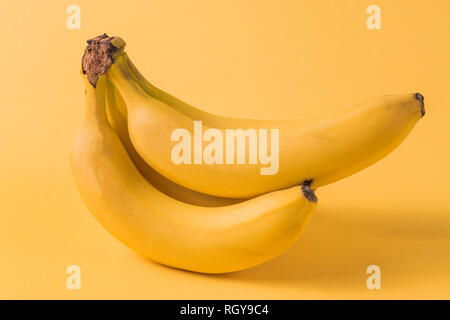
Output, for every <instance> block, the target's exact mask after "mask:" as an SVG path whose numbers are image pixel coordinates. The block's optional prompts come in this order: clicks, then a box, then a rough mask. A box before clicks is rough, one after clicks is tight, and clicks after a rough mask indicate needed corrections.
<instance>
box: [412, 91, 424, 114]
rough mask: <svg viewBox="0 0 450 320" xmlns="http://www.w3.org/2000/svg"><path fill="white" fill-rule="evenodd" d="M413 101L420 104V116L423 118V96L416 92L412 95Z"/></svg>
mask: <svg viewBox="0 0 450 320" xmlns="http://www.w3.org/2000/svg"><path fill="white" fill-rule="evenodd" d="M414 99H416V100H417V101H419V103H420V114H421V115H422V117H423V116H424V115H425V103H424V100H425V98H424V97H423V95H421V94H420V93H418V92H417V93H415V94H414Z"/></svg>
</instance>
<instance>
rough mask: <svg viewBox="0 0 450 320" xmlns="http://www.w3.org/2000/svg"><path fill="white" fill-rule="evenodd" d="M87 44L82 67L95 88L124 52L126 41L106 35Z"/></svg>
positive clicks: (90, 40)
mask: <svg viewBox="0 0 450 320" xmlns="http://www.w3.org/2000/svg"><path fill="white" fill-rule="evenodd" d="M86 42H87V46H86V49H85V50H84V54H83V58H82V59H81V67H82V70H83V73H84V74H85V75H86V76H87V79H88V81H89V83H90V84H92V86H93V87H94V88H95V86H96V84H97V80H98V77H99V76H101V75H102V74H104V73H105V72H107V71H108V69H109V67H110V66H111V65H112V64H113V63H114V58H115V57H116V56H117V55H119V54H120V53H122V52H123V49H124V48H125V41H123V39H121V38H119V37H109V36H108V35H107V34H106V33H104V34H102V35H100V36H97V37H95V38H92V39H89V40H87V41H86Z"/></svg>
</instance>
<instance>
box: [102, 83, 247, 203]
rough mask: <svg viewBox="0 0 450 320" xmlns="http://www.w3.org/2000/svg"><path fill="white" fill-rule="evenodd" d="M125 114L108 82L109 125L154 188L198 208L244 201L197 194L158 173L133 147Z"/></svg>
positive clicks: (123, 106)
mask: <svg viewBox="0 0 450 320" xmlns="http://www.w3.org/2000/svg"><path fill="white" fill-rule="evenodd" d="M125 112H126V106H125V102H124V101H123V99H122V97H121V96H120V93H119V92H118V91H117V90H116V88H114V86H113V85H112V84H111V83H110V81H106V113H107V115H108V120H109V123H110V124H111V127H113V129H114V130H115V131H116V133H117V135H118V136H119V138H120V141H121V142H122V145H123V146H124V148H125V150H126V151H127V152H128V155H129V156H130V158H131V160H132V161H133V163H134V165H135V166H136V168H137V169H138V170H139V172H140V173H141V174H142V176H143V177H144V178H145V179H146V180H147V181H148V182H150V183H151V184H152V185H153V187H155V188H156V189H158V190H159V191H161V192H162V193H164V194H166V195H168V196H169V197H171V198H174V199H176V200H179V201H183V202H186V203H190V204H194V205H198V206H206V207H220V206H226V205H230V204H234V203H238V202H241V201H243V200H241V199H235V198H223V197H215V196H210V195H207V194H204V193H200V192H196V191H194V190H191V189H187V188H185V187H183V186H180V185H178V184H176V183H175V182H173V181H171V180H169V179H167V178H165V177H164V176H162V175H160V174H159V173H158V172H156V170H155V169H153V168H152V167H150V166H149V165H148V164H147V163H146V162H145V160H144V159H142V157H141V156H140V155H139V154H138V152H137V151H136V149H135V148H134V147H133V144H132V143H131V140H130V135H129V134H128V125H127V119H126V117H125V116H124V115H123V114H124V113H125Z"/></svg>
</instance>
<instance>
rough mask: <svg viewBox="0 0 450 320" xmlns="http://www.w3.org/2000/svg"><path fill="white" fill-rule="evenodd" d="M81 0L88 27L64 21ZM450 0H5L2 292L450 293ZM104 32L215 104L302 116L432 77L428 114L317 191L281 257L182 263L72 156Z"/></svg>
mask: <svg viewBox="0 0 450 320" xmlns="http://www.w3.org/2000/svg"><path fill="white" fill-rule="evenodd" d="M70 4H78V5H79V6H80V7H81V18H82V22H81V29H80V30H68V29H67V28H66V19H67V16H68V15H67V14H66V8H67V6H68V5H70ZM370 4H377V5H379V6H380V8H381V14H382V29H381V30H379V31H370V30H368V29H367V27H366V19H367V14H366V13H365V11H366V8H367V6H368V5H370ZM449 12H450V3H449V2H448V1H446V0H439V1H438V0H434V1H424V0H421V1H410V0H408V1H407V0H396V1H389V0H377V1H376V3H374V2H373V1H363V0H361V1H354V0H346V1H343V0H342V1H325V0H321V1H314V2H313V1H306V0H304V1H264V2H263V1H221V2H219V1H206V0H204V1H137V0H136V1H132V0H129V1H125V2H124V1H74V2H72V1H56V0H54V1H11V0H8V1H2V2H1V4H0V26H1V30H2V49H1V53H0V61H1V70H2V74H3V77H2V80H1V88H2V91H1V92H2V107H1V108H0V119H1V120H0V121H1V124H0V134H1V136H2V137H3V139H2V152H1V158H0V195H1V201H2V206H1V208H2V210H1V211H2V213H1V214H2V221H1V223H0V252H1V258H0V298H159V299H165V298H175V299H178V298H187V299H189V298H237V299H239V298H248V299H251V298H273V299H299V298H369V299H371V298H375V299H379V298H450V200H449V198H450V188H449V186H448V181H449V180H450V169H449V163H450V151H449V150H450V148H449V144H450V143H449V141H450V140H449V139H450V129H449V123H450V93H449V92H448V91H449V89H450V86H449V78H450V58H449V57H450V42H449V41H448V39H449V36H450V19H448V14H449ZM103 32H107V33H108V34H110V35H120V36H122V37H123V38H124V39H125V40H126V41H127V43H128V50H127V51H128V53H129V55H130V57H131V58H132V59H133V61H134V62H135V63H136V65H137V66H138V67H139V69H140V70H141V71H142V72H143V73H144V75H145V76H146V77H147V78H148V79H149V80H150V81H152V82H153V83H154V84H155V85H157V86H160V87H161V88H162V89H164V90H167V91H169V92H171V93H172V94H174V95H176V96H177V97H180V98H182V99H183V100H186V101H188V102H190V103H192V104H193V105H196V106H202V107H203V108H204V109H205V110H208V111H212V112H215V113H220V114H224V115H230V116H242V117H257V118H270V117H272V118H277V119H283V118H294V117H301V116H303V115H312V114H316V113H322V112H326V111H331V110H337V109H339V108H342V107H345V106H347V105H349V104H355V103H359V102H361V101H364V100H366V99H369V98H371V97H374V96H377V95H380V94H384V93H405V92H414V91H420V92H421V93H422V94H423V95H424V96H425V102H426V108H427V115H426V116H425V118H423V119H422V120H421V121H420V122H419V124H418V125H417V127H416V128H415V129H414V130H413V132H412V133H411V135H410V136H409V137H408V138H407V139H406V141H405V142H404V143H403V144H402V145H401V146H400V147H399V148H398V149H397V150H395V151H394V152H393V153H392V154H391V155H389V156H388V157H387V158H386V159H384V160H382V161H381V162H379V163H377V164H376V165H374V166H372V167H370V168H369V169H366V170H365V171H363V172H361V173H359V174H357V175H355V176H352V177H350V178H348V179H346V180H344V181H341V182H338V183H335V184H333V185H330V186H327V187H324V188H322V189H320V190H318V192H317V194H318V196H319V201H320V203H319V207H318V209H317V210H316V211H315V213H314V214H313V217H312V219H311V222H310V224H309V225H308V226H307V228H306V230H305V233H304V234H303V236H302V237H300V239H299V240H298V242H297V243H296V244H295V245H294V246H293V247H292V248H291V249H289V250H288V251H287V252H285V253H284V254H282V255H281V256H279V257H278V258H275V259H273V260H272V261H269V262H267V263H265V264H263V265H261V266H258V267H256V268H253V269H250V270H247V271H242V272H238V273H233V274H227V275H219V276H217V275H215V276H211V275H201V274H195V273H190V272H183V271H179V270H174V269H170V268H167V267H164V266H161V265H158V264H155V263H153V262H150V261H147V260H145V259H143V258H141V257H139V256H138V255H137V254H135V253H133V252H132V251H130V250H129V249H128V248H126V247H125V246H123V245H122V244H120V243H119V242H118V241H117V240H115V239H114V238H113V237H112V236H110V235H109V234H108V233H107V232H106V231H105V230H104V229H103V228H102V227H101V226H100V225H99V224H98V223H97V222H96V220H95V219H94V217H93V216H92V215H91V214H90V213H89V211H88V210H87V209H86V207H85V205H84V204H83V202H82V201H81V198H80V196H79V195H78V193H77V191H76V189H75V185H74V183H73V179H72V176H71V172H70V169H69V155H70V152H71V149H72V146H73V141H74V136H75V133H76V131H77V130H78V128H79V127H80V124H81V121H82V117H83V114H84V95H83V85H82V81H81V79H80V76H79V70H80V58H81V54H82V52H83V49H84V45H85V44H84V41H85V40H86V39H88V38H92V37H93V36H95V35H97V34H100V33H103ZM71 264H76V265H79V266H80V267H81V276H82V280H81V281H82V284H81V290H79V291H78V290H68V289H67V288H66V279H67V276H68V275H67V274H66V268H67V266H68V265H71ZM371 264H376V265H379V266H380V268H381V290H379V291H376V290H374V291H370V290H368V289H367V288H366V279H367V277H368V275H367V274H366V273H365V270H366V268H367V266H369V265H371Z"/></svg>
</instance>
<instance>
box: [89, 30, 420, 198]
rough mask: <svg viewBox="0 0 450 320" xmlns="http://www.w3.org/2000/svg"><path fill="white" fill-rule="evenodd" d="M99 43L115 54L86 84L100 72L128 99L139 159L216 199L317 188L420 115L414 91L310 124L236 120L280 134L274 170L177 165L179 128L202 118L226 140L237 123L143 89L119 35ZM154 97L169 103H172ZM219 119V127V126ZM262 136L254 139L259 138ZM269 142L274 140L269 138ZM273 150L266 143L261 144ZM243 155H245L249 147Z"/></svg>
mask: <svg viewBox="0 0 450 320" xmlns="http://www.w3.org/2000/svg"><path fill="white" fill-rule="evenodd" d="M100 42H101V45H103V46H105V47H107V50H103V51H102V52H106V54H104V57H106V58H108V57H109V56H111V57H112V55H114V58H110V59H109V60H108V59H106V60H107V61H106V62H105V63H104V67H103V69H102V68H101V69H98V68H97V69H95V72H93V73H92V75H91V77H92V79H90V81H91V83H94V84H95V77H96V75H98V74H103V73H105V74H107V76H108V78H109V80H110V81H111V82H112V83H113V85H114V86H115V87H116V89H118V91H119V92H120V94H121V96H122V97H123V99H124V101H125V103H126V108H127V117H128V130H129V134H130V137H131V141H132V144H133V145H134V148H135V149H136V150H137V152H138V153H139V154H140V156H141V157H142V158H143V159H144V160H145V161H146V162H147V163H148V164H149V165H150V166H151V167H152V168H154V169H155V170H156V171H157V172H158V173H160V174H161V175H163V176H164V177H166V178H168V179H169V180H172V181H174V182H175V183H177V184H179V185H182V186H184V187H186V188H188V189H192V190H195V191H198V192H201V193H205V194H210V195H214V196H218V197H228V198H250V197H253V196H255V195H259V194H262V193H266V192H270V191H274V190H278V189H284V188H287V187H290V186H293V185H298V184H302V183H304V182H311V187H312V188H316V187H319V186H323V185H326V184H329V183H332V182H334V181H337V180H339V179H342V178H344V177H347V176H349V175H351V174H354V173H356V172H358V171H360V170H362V169H364V168H366V167H368V166H370V165H371V164H373V163H375V162H376V161H378V160H380V159H382V158H383V157H385V156H386V155H387V154H389V153H390V152H391V151H393V150H394V149H395V148H396V147H397V146H398V145H399V144H400V143H401V142H402V141H403V140H404V139H405V138H406V136H407V135H408V134H409V132H410V131H411V130H412V128H413V127H414V126H415V124H416V123H417V121H418V120H419V119H420V118H421V117H422V116H423V114H424V112H425V111H424V104H423V97H422V95H420V94H418V93H416V94H405V95H394V96H383V97H379V98H376V99H374V100H372V101H370V102H367V103H365V104H361V105H357V106H354V107H352V108H349V109H347V110H345V111H344V112H339V113H336V114H332V115H328V116H324V117H321V118H315V119H310V120H308V121H305V120H298V121H297V120H295V121H288V122H283V123H282V124H281V123H277V122H275V123H273V122H272V123H271V122H270V121H269V122H266V121H262V122H259V121H254V120H240V121H238V122H237V123H239V124H242V125H241V126H240V127H239V128H250V130H251V129H254V131H253V132H258V133H259V132H261V130H267V131H266V132H271V130H272V129H274V132H278V135H279V146H278V147H279V157H278V158H277V157H275V158H274V161H276V160H277V159H279V160H278V161H279V162H278V163H277V167H276V169H277V170H276V171H273V170H272V171H270V172H269V174H267V171H266V172H264V173H265V174H262V173H263V170H265V169H267V168H261V167H264V166H263V165H262V164H261V163H260V164H221V163H220V161H216V163H212V164H195V165H192V164H187V165H186V164H179V163H175V162H174V161H172V155H173V148H174V146H175V143H174V142H172V141H171V137H172V134H173V133H174V132H175V131H176V130H178V129H180V128H181V129H183V130H184V132H188V133H189V136H191V137H192V136H194V137H195V135H196V134H195V132H194V131H195V130H194V121H196V120H202V121H203V122H202V126H203V127H202V129H203V132H206V131H209V130H210V129H214V128H218V129H219V130H218V131H219V134H218V135H219V136H221V137H226V136H227V131H228V129H237V128H236V127H233V126H231V127H227V126H228V125H233V124H236V122H235V121H237V120H235V119H231V120H230V119H229V118H227V119H224V118H223V117H215V116H214V115H211V114H207V113H203V112H202V111H198V109H195V108H193V107H190V108H189V107H186V105H185V104H184V105H183V104H182V103H179V102H177V101H178V100H176V99H174V98H171V96H169V95H167V94H162V93H161V92H160V91H158V90H156V91H154V92H153V93H152V94H149V93H148V92H147V91H149V90H150V89H149V88H151V87H150V86H149V85H145V84H144V85H143V80H142V76H140V75H139V74H137V73H136V72H135V71H133V70H135V67H133V65H132V64H131V63H130V62H129V59H128V58H127V56H126V55H125V53H124V52H123V49H124V45H125V44H124V42H123V40H120V38H114V37H113V38H109V37H107V36H106V35H105V36H103V38H102V39H101V41H100ZM88 48H89V46H88ZM94 51H95V50H94ZM100 56H102V55H100ZM88 76H89V73H88ZM144 87H146V89H147V90H145V89H144ZM155 97H156V98H155ZM159 99H162V100H164V101H165V102H167V103H171V106H169V105H168V104H167V103H164V102H163V101H161V100H159ZM174 101H175V102H174ZM196 116H199V117H200V119H196V118H195V117H196ZM223 121H224V122H225V125H220V124H221V123H222V122H223ZM247 121H248V123H247ZM278 124H279V125H278ZM219 125H220V126H219ZM277 130H278V131H277ZM216 131H217V130H216ZM216 131H215V132H216ZM201 138H203V137H201ZM201 138H200V139H201ZM233 139H234V138H233ZM244 139H245V137H244ZM194 140H195V138H194ZM230 140H231V139H230ZM261 140H262V139H261V136H260V141H259V142H261ZM275 143H276V141H275ZM194 144H195V143H194ZM268 144H270V145H271V147H272V145H274V143H272V141H271V142H269V143H268ZM271 147H268V146H266V149H271ZM232 148H234V150H233V149H232ZM240 148H241V149H242V145H241V146H240ZM241 149H239V147H238V145H237V143H235V145H234V146H232V147H231V151H232V152H231V153H233V152H234V155H233V158H234V156H235V155H236V154H237V153H238V152H240V151H241V152H242V150H241ZM258 149H262V148H261V145H259V146H258ZM202 151H203V149H201V150H200V161H197V162H196V159H195V156H194V160H193V161H192V162H193V163H201V160H202V158H201V157H202V154H201V153H202ZM259 151H260V152H261V150H259ZM247 152H248V154H247ZM193 153H195V147H194V152H193ZM243 153H244V155H245V157H248V158H250V150H244V152H243ZM232 160H234V159H232ZM265 160H267V159H265ZM222 162H223V161H222ZM248 162H250V161H248ZM253 162H254V161H253ZM260 162H263V161H262V160H260ZM227 163H228V161H227ZM229 163H232V161H230V162H229ZM264 163H267V161H266V162H264Z"/></svg>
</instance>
